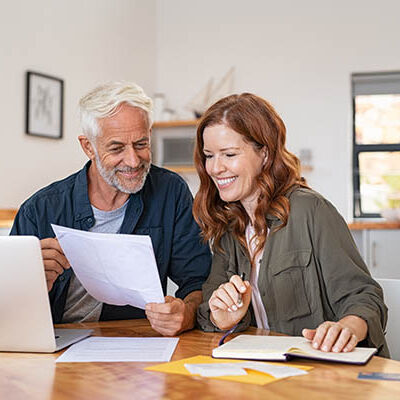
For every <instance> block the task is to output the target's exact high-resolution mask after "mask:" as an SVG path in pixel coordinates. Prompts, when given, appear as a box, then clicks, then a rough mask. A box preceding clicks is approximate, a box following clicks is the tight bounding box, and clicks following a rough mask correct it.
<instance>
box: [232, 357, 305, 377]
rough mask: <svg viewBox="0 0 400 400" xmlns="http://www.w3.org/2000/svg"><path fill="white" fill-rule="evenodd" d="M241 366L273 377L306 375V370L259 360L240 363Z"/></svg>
mask: <svg viewBox="0 0 400 400" xmlns="http://www.w3.org/2000/svg"><path fill="white" fill-rule="evenodd" d="M240 364H241V367H242V368H246V369H252V370H255V371H259V372H264V373H266V374H269V375H272V376H273V377H274V378H287V377H289V376H297V375H307V371H304V370H302V369H300V368H295V367H288V366H286V365H274V364H267V363H259V362H251V361H249V362H245V363H240Z"/></svg>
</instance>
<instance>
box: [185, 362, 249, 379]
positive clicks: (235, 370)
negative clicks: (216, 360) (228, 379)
mask: <svg viewBox="0 0 400 400" xmlns="http://www.w3.org/2000/svg"><path fill="white" fill-rule="evenodd" d="M185 368H186V369H187V370H188V371H189V372H190V373H191V374H199V375H200V376H205V377H211V376H213V377H215V376H226V375H231V376H232V375H234V376H237V375H247V372H246V371H245V370H244V369H243V368H240V366H237V364H185Z"/></svg>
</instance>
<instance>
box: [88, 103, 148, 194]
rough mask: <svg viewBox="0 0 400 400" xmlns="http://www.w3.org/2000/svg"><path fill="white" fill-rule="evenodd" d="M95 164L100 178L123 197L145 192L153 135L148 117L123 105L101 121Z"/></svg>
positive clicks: (137, 109) (141, 111)
mask: <svg viewBox="0 0 400 400" xmlns="http://www.w3.org/2000/svg"><path fill="white" fill-rule="evenodd" d="M99 128H100V134H99V136H98V137H97V139H96V143H95V146H94V147H95V149H94V150H95V159H94V161H95V164H96V169H97V171H98V173H99V174H100V175H101V177H102V178H103V179H104V180H105V181H106V183H108V184H109V185H110V186H112V187H113V188H115V189H117V190H119V191H120V192H124V193H136V192H138V191H139V190H141V189H142V187H143V185H144V182H145V180H146V176H147V174H148V172H149V170H150V163H151V151H150V133H151V129H150V127H149V123H148V119H147V116H146V113H145V112H144V111H143V110H142V109H140V108H138V107H132V106H129V105H126V104H123V105H122V106H121V108H120V110H119V111H118V112H117V114H116V115H114V116H112V117H109V118H103V119H101V120H100V121H99Z"/></svg>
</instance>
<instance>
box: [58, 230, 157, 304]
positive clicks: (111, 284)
mask: <svg viewBox="0 0 400 400" xmlns="http://www.w3.org/2000/svg"><path fill="white" fill-rule="evenodd" d="M51 226H52V228H53V230H54V232H55V234H56V236H57V239H58V241H59V243H60V246H61V248H62V250H63V251H64V254H65V256H66V257H67V259H68V261H69V263H70V265H71V266H72V268H73V270H74V273H75V274H76V276H77V277H78V279H79V281H80V282H81V283H82V285H83V286H84V288H85V289H86V290H87V292H88V293H89V294H90V295H91V296H93V297H94V298H95V299H97V300H98V301H101V302H103V303H107V304H114V305H119V306H123V305H127V304H129V305H131V306H134V307H139V308H142V309H144V308H145V306H146V304H147V303H152V302H154V303H164V294H163V291H162V288H161V282H160V277H159V274H158V269H157V264H156V259H155V256H154V251H153V245H152V243H151V239H150V236H145V235H123V234H109V233H94V232H85V231H80V230H77V229H71V228H66V227H63V226H58V225H54V224H52V225H51Z"/></svg>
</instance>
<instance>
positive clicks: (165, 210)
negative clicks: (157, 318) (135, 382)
mask: <svg viewBox="0 0 400 400" xmlns="http://www.w3.org/2000/svg"><path fill="white" fill-rule="evenodd" d="M89 166H90V162H88V163H87V164H86V166H85V167H84V168H83V169H82V170H81V171H79V172H77V173H75V174H73V175H71V176H69V177H67V178H65V179H63V180H61V181H58V182H55V183H53V184H51V185H49V186H47V187H45V188H44V189H41V190H39V191H38V192H37V193H35V194H34V195H33V196H32V197H30V198H29V199H28V200H26V201H25V202H24V203H23V204H22V206H21V208H20V209H19V211H18V214H17V216H16V218H15V221H14V225H13V227H12V230H11V235H34V236H37V237H38V238H39V239H44V238H49V237H54V236H55V235H54V232H53V230H52V228H51V226H50V224H57V225H62V226H66V227H70V228H74V229H80V230H84V231H87V230H89V229H90V228H91V227H92V226H93V225H94V223H95V220H94V215H93V211H92V207H91V205H90V201H89V195H88V182H87V172H88V168H89ZM192 201H193V198H192V195H191V193H190V191H189V188H188V186H187V184H186V183H185V181H184V180H183V179H182V178H181V177H180V176H179V175H177V174H175V173H173V172H171V171H168V170H165V169H163V168H159V167H156V166H154V165H152V166H151V169H150V173H149V174H148V176H147V178H146V182H145V185H144V187H143V189H142V190H141V191H140V192H138V193H135V194H131V195H130V197H129V201H128V206H127V209H126V213H125V218H124V220H123V223H122V226H121V231H120V232H121V233H125V234H139V235H150V237H151V240H152V243H153V248H154V253H155V257H156V261H157V267H158V270H159V274H160V280H161V285H162V288H163V291H164V293H165V292H166V287H167V277H169V278H170V279H171V280H172V281H173V282H175V283H176V284H177V285H178V290H177V292H176V294H175V295H176V297H179V298H182V299H183V298H184V297H186V296H187V295H188V294H189V293H191V292H192V291H194V290H201V286H202V284H203V282H204V281H205V279H206V278H207V276H208V274H209V270H210V262H211V255H210V251H209V248H208V246H207V245H204V244H203V243H202V242H201V239H200V231H199V227H198V226H197V224H196V222H195V221H194V219H193V215H192ZM132 268H134V261H133V260H132ZM71 274H72V270H71V269H67V270H65V271H64V273H63V274H61V275H60V276H59V277H58V278H57V280H56V281H55V283H54V285H53V288H52V290H51V291H50V293H49V297H50V303H51V309H52V314H53V321H54V323H60V322H61V321H62V316H63V312H64V307H65V302H66V297H67V291H68V286H69V282H70V278H71ZM137 278H138V279H140V277H137ZM144 317H145V314H144V312H143V310H140V309H137V308H135V307H131V306H113V305H109V304H104V305H103V309H102V313H101V317H100V320H110V319H130V318H144Z"/></svg>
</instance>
